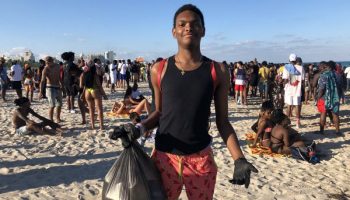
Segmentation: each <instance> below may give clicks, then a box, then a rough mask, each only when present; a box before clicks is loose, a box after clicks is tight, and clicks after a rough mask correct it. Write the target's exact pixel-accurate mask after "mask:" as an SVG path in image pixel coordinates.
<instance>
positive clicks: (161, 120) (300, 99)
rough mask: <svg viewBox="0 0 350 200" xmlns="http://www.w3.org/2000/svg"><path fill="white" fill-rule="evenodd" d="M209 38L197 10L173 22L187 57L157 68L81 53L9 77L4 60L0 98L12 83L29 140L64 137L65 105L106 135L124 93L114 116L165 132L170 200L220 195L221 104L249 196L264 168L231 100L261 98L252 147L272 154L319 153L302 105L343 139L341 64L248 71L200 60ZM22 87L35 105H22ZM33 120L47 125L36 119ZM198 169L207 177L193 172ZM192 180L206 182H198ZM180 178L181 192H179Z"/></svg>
mask: <svg viewBox="0 0 350 200" xmlns="http://www.w3.org/2000/svg"><path fill="white" fill-rule="evenodd" d="M204 30H205V29H204V18H203V15H202V13H201V11H200V10H199V9H198V8H197V7H195V6H193V5H190V4H188V5H184V6H182V7H181V8H179V10H178V11H177V12H176V13H175V16H174V24H173V29H172V33H173V36H174V38H175V39H176V40H177V43H178V47H179V50H178V52H177V53H176V54H175V55H174V56H171V57H169V58H167V59H159V60H158V62H155V61H153V62H151V63H147V64H142V63H138V62H132V61H131V60H130V59H128V60H112V61H106V63H102V62H101V60H100V59H93V60H84V59H82V58H80V59H78V60H77V62H75V56H74V53H73V52H65V53H63V54H62V55H61V58H62V60H63V62H55V60H54V58H53V57H50V56H48V57H46V58H45V59H44V60H40V61H39V63H40V65H39V68H38V69H33V67H32V66H31V65H30V63H26V64H25V65H24V68H22V67H21V65H19V64H18V63H17V62H16V61H13V63H12V66H11V68H10V72H9V76H8V73H7V71H8V70H7V65H6V64H5V63H6V62H5V59H3V58H0V77H1V97H2V99H3V101H6V100H7V99H6V90H7V89H8V86H9V83H11V88H12V89H14V90H15V91H16V94H17V96H18V98H17V99H16V100H15V104H16V105H17V106H18V108H17V109H16V111H15V112H14V114H13V124H14V129H15V132H16V133H18V134H22V135H23V134H30V133H33V132H37V133H39V134H41V133H42V134H46V133H49V134H61V133H62V132H61V129H60V125H59V124H60V123H61V122H62V121H63V120H62V119H61V110H62V106H63V105H66V106H67V108H66V109H67V110H68V111H69V113H71V114H76V112H77V110H76V107H75V100H76V99H77V104H78V108H79V111H80V114H81V118H82V124H86V123H87V120H86V113H89V115H90V117H89V120H90V121H89V124H90V127H91V129H95V110H97V116H98V122H99V129H100V130H103V129H104V118H103V117H104V115H103V113H104V110H103V100H104V99H108V95H107V93H106V91H105V88H110V94H112V93H115V92H116V88H121V89H125V95H124V98H123V99H121V100H116V102H115V104H114V106H113V108H112V112H115V113H118V114H121V113H126V114H129V113H130V114H131V118H132V119H138V120H136V121H137V122H135V124H136V126H137V127H138V128H139V129H140V130H141V131H142V132H143V133H145V134H146V133H149V130H152V129H154V128H156V127H157V128H158V132H157V136H156V140H155V151H154V154H153V155H152V159H154V161H155V163H156V165H157V167H158V168H159V169H163V170H165V171H166V172H167V173H168V174H169V173H170V175H169V176H168V175H166V174H164V173H163V172H162V171H161V176H162V179H163V182H164V185H165V189H166V191H167V194H168V196H169V199H176V197H177V196H178V195H179V192H181V190H179V188H181V187H182V185H183V184H185V186H186V187H188V188H189V190H188V192H187V195H188V196H189V197H192V198H196V197H194V196H198V195H200V194H201V193H198V191H197V192H196V189H194V187H193V185H191V184H190V183H191V182H192V181H196V182H198V183H200V184H205V183H208V184H207V186H206V190H205V191H201V192H202V193H204V194H205V195H206V196H207V197H209V198H210V197H212V195H213V192H214V185H215V177H216V173H217V169H216V167H215V161H213V159H212V150H211V148H210V143H211V136H210V135H209V133H208V127H209V124H208V118H209V116H210V105H211V101H212V100H214V102H215V114H216V123H217V128H218V130H219V132H220V134H221V137H222V139H223V141H224V142H225V144H226V145H227V147H228V150H229V151H230V154H231V156H232V158H233V159H234V160H235V166H236V167H235V170H234V173H233V179H232V180H231V183H234V184H240V185H242V184H245V185H246V187H248V185H249V180H250V173H251V172H257V169H255V167H254V166H253V165H252V164H250V163H249V162H248V161H247V160H246V159H245V158H244V155H243V153H242V151H241V149H240V148H239V143H238V139H237V136H236V133H235V131H234V129H233V127H232V125H231V124H230V122H229V120H228V113H227V109H228V101H229V100H228V96H232V97H233V98H234V99H235V102H236V103H237V104H243V105H248V104H250V102H249V100H250V99H251V98H253V97H255V96H257V95H259V97H260V99H261V101H260V103H262V107H261V112H260V114H259V119H258V122H257V124H256V126H255V131H256V133H257V137H256V140H255V141H254V144H253V145H258V144H260V145H262V146H266V147H269V148H271V149H272V151H273V152H276V153H282V154H291V153H292V149H293V148H292V147H298V148H299V149H300V148H306V149H308V148H311V147H310V146H306V145H305V143H304V142H303V141H302V140H301V139H300V138H299V137H298V133H297V131H296V130H295V129H292V128H290V127H289V124H290V119H292V117H293V116H294V112H295V119H296V122H295V125H296V128H297V129H298V128H299V127H300V126H301V125H302V123H301V118H302V115H301V113H302V112H301V110H302V104H309V102H312V101H313V102H314V104H315V105H317V108H318V110H319V112H320V130H319V133H321V134H323V133H324V127H325V120H326V116H329V117H330V119H331V122H332V123H333V124H334V126H335V128H336V133H337V134H338V135H342V133H341V132H340V128H339V110H340V104H341V103H345V102H344V91H345V90H346V89H347V90H349V85H350V68H349V67H348V68H346V69H345V71H344V70H343V68H342V66H341V65H340V64H337V63H335V62H333V61H328V62H324V61H322V62H320V63H319V64H314V63H311V64H304V65H303V62H302V59H301V58H300V57H298V56H297V55H296V54H290V56H289V63H287V64H286V63H284V64H273V63H267V62H266V61H263V62H261V63H259V62H258V61H257V60H256V59H255V60H254V61H251V62H248V63H243V62H241V61H238V62H235V63H229V64H228V63H227V62H226V61H224V62H222V63H217V62H214V61H213V60H211V59H209V58H207V57H205V56H203V55H202V54H201V52H200V41H201V38H202V37H204ZM208 74H210V75H211V76H208ZM198 77H200V78H198ZM228 77H230V78H228ZM346 79H347V81H346ZM139 81H148V82H149V85H150V89H151V91H152V104H151V103H149V101H148V100H147V99H146V98H145V97H144V96H143V95H142V94H141V93H140V91H139V90H138V82H139ZM130 82H131V83H132V86H131V84H130ZM22 86H24V88H25V91H26V93H25V94H26V97H22ZM34 90H37V91H38V96H39V98H45V99H47V102H48V105H49V108H50V109H49V112H48V118H45V117H42V116H40V115H38V114H37V113H36V112H35V111H34V110H32V109H31V108H30V103H31V102H33V100H34V97H33V96H34V95H33V93H34ZM64 98H65V99H66V102H65V103H64V102H63V99H64ZM285 107H286V113H285V114H284V113H283V109H284V108H285ZM55 110H56V115H55V119H54V112H55ZM144 113H145V115H146V117H145V119H144V120H142V121H140V118H139V115H141V114H144ZM184 113H186V114H184ZM28 114H31V115H33V116H34V117H37V118H38V119H39V120H41V121H42V122H40V123H37V122H34V121H32V120H30V119H29V118H28ZM47 126H49V127H51V128H50V130H47ZM184 163H185V164H184ZM199 164H200V165H203V166H206V168H205V169H200V170H198V171H195V172H193V171H192V170H193V169H197V165H199ZM179 165H181V167H180V169H178V167H177V166H179ZM179 170H183V171H179ZM192 173H196V174H197V175H198V176H196V177H193V176H191V174H192ZM179 174H180V176H181V183H179V184H173V182H172V181H174V180H178V177H179ZM209 179H210V180H209ZM180 186H181V187H180Z"/></svg>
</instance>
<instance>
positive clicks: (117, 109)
mask: <svg viewBox="0 0 350 200" xmlns="http://www.w3.org/2000/svg"><path fill="white" fill-rule="evenodd" d="M143 111H146V112H147V115H149V114H150V112H151V106H150V104H149V102H148V101H147V99H145V98H144V99H142V100H140V101H137V100H135V99H133V98H132V88H131V87H130V86H129V87H127V89H126V91H125V95H124V100H123V101H122V102H115V103H114V105H113V108H112V112H113V113H116V114H127V113H132V112H136V113H137V114H139V115H141V114H142V112H143Z"/></svg>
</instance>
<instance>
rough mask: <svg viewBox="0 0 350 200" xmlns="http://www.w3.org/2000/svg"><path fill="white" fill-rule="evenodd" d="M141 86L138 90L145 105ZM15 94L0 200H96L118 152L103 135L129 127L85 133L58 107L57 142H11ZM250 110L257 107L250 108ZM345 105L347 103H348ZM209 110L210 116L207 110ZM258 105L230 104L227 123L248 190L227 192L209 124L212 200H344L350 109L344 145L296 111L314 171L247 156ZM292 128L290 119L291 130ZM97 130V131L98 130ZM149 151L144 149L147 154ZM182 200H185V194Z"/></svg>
mask: <svg viewBox="0 0 350 200" xmlns="http://www.w3.org/2000/svg"><path fill="white" fill-rule="evenodd" d="M146 87H147V84H145V83H141V84H140V89H141V91H144V93H145V94H146V96H147V98H150V92H149V91H148V89H147V88H146ZM106 91H107V93H108V97H109V100H106V101H104V102H103V104H104V105H103V107H104V111H105V113H106V112H107V111H110V110H111V108H112V105H113V103H114V101H115V100H116V99H117V98H121V97H122V95H123V93H124V91H122V90H120V89H119V90H118V91H117V93H114V94H112V95H110V94H109V89H108V90H106ZM14 98H15V93H14V91H9V92H8V99H9V100H10V101H8V102H6V103H2V102H1V103H0V139H1V142H0V199H8V200H15V199H21V200H23V199H28V200H32V199H45V200H49V199H62V200H70V199H87V200H90V199H101V193H102V186H103V178H104V176H105V175H106V173H107V171H108V170H109V168H110V167H111V166H112V164H113V163H114V162H115V160H116V159H117V158H118V155H119V154H120V152H121V151H122V150H123V148H122V146H121V144H120V142H119V141H111V140H110V139H109V138H108V132H109V131H111V129H112V128H113V127H114V126H117V125H118V124H120V123H124V122H127V121H128V119H117V118H110V117H107V116H106V114H105V125H106V130H105V131H103V132H100V131H98V130H89V127H88V126H85V125H80V123H81V117H80V114H79V113H77V114H70V113H68V112H67V110H66V105H64V108H63V111H62V119H63V120H64V121H65V122H63V123H62V125H63V127H64V128H65V133H64V134H63V136H62V137H59V136H48V135H43V136H18V135H15V134H13V131H12V124H11V113H12V111H13V109H14V108H15V106H14V104H13V103H12V102H13V99H14ZM254 101H255V102H256V101H257V99H255V100H254ZM348 103H350V102H348ZM32 108H33V109H34V110H36V111H37V112H38V113H39V114H41V115H44V116H48V110H47V109H48V104H47V103H46V101H45V100H41V101H38V100H37V101H35V102H33V103H32ZM212 109H213V108H212ZM258 112H259V105H249V106H241V107H238V106H236V105H235V104H234V103H233V100H232V99H231V98H229V120H230V122H231V123H232V125H233V127H234V128H235V130H236V132H237V135H238V139H239V142H240V144H241V148H242V149H243V151H244V153H245V156H246V157H247V159H248V160H249V161H250V162H252V163H253V164H254V165H255V166H256V168H258V170H259V173H258V174H252V178H251V184H250V187H249V188H248V189H245V188H244V187H242V186H233V185H231V184H230V183H229V182H228V180H229V179H231V178H232V174H233V169H234V165H233V160H232V159H231V157H230V155H229V152H228V150H227V149H226V147H225V144H223V142H222V139H221V138H220V136H219V133H218V131H217V128H216V125H215V118H214V115H212V117H211V119H210V120H211V128H210V134H211V135H212V137H213V144H212V148H213V151H214V154H215V160H216V163H217V165H218V168H219V171H218V176H217V182H216V188H215V193H214V199H220V200H221V199H261V200H269V199H298V200H303V199H305V200H306V199H317V200H321V199H349V198H350V105H349V104H347V105H342V106H341V112H340V116H341V117H340V118H341V130H342V132H344V133H345V137H337V136H335V134H334V132H335V131H334V128H330V129H327V130H326V134H325V135H316V134H313V133H312V132H313V131H316V130H318V121H319V115H318V112H317V109H316V107H315V106H313V105H305V106H303V110H302V115H303V118H302V120H301V123H302V127H301V129H299V130H300V132H301V133H302V134H303V136H304V137H305V138H306V139H307V140H315V141H316V142H317V145H318V146H317V149H318V150H319V152H320V158H321V163H319V164H316V165H311V164H309V163H307V162H303V161H298V160H294V159H292V158H286V157H282V158H272V157H261V156H256V155H251V154H250V153H249V148H248V146H247V143H246V141H245V134H246V133H247V132H249V131H250V127H251V125H252V124H253V123H254V122H255V120H256V119H257V116H258ZM212 113H214V110H212ZM294 121H295V120H293V119H292V123H293V122H294ZM97 128H98V125H97ZM152 146H153V145H152V143H150V142H147V143H146V150H147V152H148V153H149V152H150V151H151V149H152ZM180 198H181V199H187V198H186V195H185V190H184V189H183V192H182V194H181V197H180Z"/></svg>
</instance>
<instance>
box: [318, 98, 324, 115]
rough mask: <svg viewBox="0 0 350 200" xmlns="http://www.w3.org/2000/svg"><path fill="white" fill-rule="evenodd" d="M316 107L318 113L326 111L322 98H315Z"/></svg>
mask: <svg viewBox="0 0 350 200" xmlns="http://www.w3.org/2000/svg"><path fill="white" fill-rule="evenodd" d="M317 109H318V111H319V112H320V113H325V112H326V106H325V102H324V99H319V100H317Z"/></svg>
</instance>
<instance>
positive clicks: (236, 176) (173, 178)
mask: <svg viewBox="0 0 350 200" xmlns="http://www.w3.org/2000/svg"><path fill="white" fill-rule="evenodd" d="M172 34H173V37H174V38H175V39H176V40H177V44H178V52H177V53H176V54H175V55H174V56H171V57H169V58H168V59H166V60H163V61H161V62H158V63H156V64H154V66H153V67H152V69H151V80H152V85H153V88H154V93H155V111H154V112H152V113H151V114H150V115H149V117H148V118H147V119H146V120H144V121H142V122H141V123H138V124H137V125H136V127H137V128H138V129H139V130H140V131H141V133H144V132H145V131H148V130H151V129H153V128H155V127H156V126H157V125H159V128H158V130H157V134H156V138H155V149H154V151H153V154H152V159H153V160H154V162H155V164H156V166H157V168H158V169H159V171H160V174H161V178H162V182H163V185H164V188H165V190H166V194H167V199H169V200H173V199H178V198H179V196H180V193H181V191H182V187H183V186H184V185H185V187H186V194H187V197H188V199H212V198H213V194H214V189H215V182H216V175H217V166H216V165H215V160H214V157H213V152H212V149H211V142H212V137H211V136H210V135H209V132H208V130H209V116H210V106H211V102H212V99H213V98H214V103H215V113H216V124H217V128H218V131H219V133H220V135H221V137H222V139H223V141H224V143H225V144H226V145H227V147H228V150H229V152H230V154H231V156H232V159H233V160H234V162H235V168H234V170H233V179H232V180H230V182H231V183H232V184H239V185H245V186H246V187H248V186H249V183H250V173H251V172H258V170H257V169H256V168H255V167H254V166H253V165H252V164H251V163H249V162H248V161H247V160H246V159H245V158H244V155H243V153H242V151H241V149H240V146H239V143H238V139H237V135H236V133H235V131H234V129H233V127H232V126H231V124H230V122H229V120H228V105H227V104H228V100H227V93H228V91H229V86H230V85H229V73H228V70H227V68H226V67H225V66H224V65H223V64H222V63H216V62H214V61H212V60H210V59H209V58H207V57H205V56H203V55H202V54H201V50H200V42H201V38H202V37H204V35H205V27H204V17H203V14H202V12H201V11H200V10H199V9H198V8H197V7H196V6H194V5H192V4H186V5H183V6H182V7H180V8H179V9H178V10H177V11H176V13H175V15H174V18H173V28H172Z"/></svg>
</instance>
